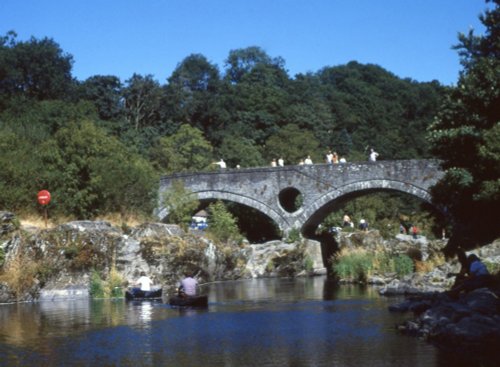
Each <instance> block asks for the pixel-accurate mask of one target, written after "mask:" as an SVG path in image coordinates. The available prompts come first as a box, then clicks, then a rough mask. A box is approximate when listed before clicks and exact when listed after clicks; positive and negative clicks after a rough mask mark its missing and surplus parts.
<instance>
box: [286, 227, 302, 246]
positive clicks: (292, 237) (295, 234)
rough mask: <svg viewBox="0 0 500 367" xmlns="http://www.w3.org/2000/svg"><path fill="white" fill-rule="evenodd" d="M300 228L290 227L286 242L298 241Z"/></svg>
mask: <svg viewBox="0 0 500 367" xmlns="http://www.w3.org/2000/svg"><path fill="white" fill-rule="evenodd" d="M300 237H301V236H300V230H299V229H298V228H292V229H291V230H290V232H288V236H287V238H286V243H294V242H299V241H300Z"/></svg>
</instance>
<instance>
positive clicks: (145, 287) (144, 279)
mask: <svg viewBox="0 0 500 367" xmlns="http://www.w3.org/2000/svg"><path fill="white" fill-rule="evenodd" d="M136 284H137V285H140V290H141V291H143V292H149V291H150V290H151V285H152V284H153V281H152V280H151V278H150V277H148V276H146V273H145V272H143V271H141V277H140V278H139V279H137V282H136Z"/></svg>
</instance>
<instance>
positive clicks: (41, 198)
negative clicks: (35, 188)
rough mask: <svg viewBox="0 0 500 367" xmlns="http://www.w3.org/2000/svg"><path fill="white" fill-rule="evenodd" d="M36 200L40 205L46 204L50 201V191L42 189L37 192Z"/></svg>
mask: <svg viewBox="0 0 500 367" xmlns="http://www.w3.org/2000/svg"><path fill="white" fill-rule="evenodd" d="M38 202H39V203H40V204H41V205H47V204H48V203H50V192H48V191H47V190H42V191H40V192H39V193H38Z"/></svg>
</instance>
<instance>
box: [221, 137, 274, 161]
mask: <svg viewBox="0 0 500 367" xmlns="http://www.w3.org/2000/svg"><path fill="white" fill-rule="evenodd" d="M215 156H216V157H220V158H223V159H224V161H225V162H226V163H227V164H228V167H236V166H237V165H240V166H241V167H258V166H262V165H264V164H265V162H264V159H262V155H261V153H260V151H259V148H258V147H257V146H256V145H255V143H254V142H253V141H252V140H249V139H246V138H245V137H242V136H239V135H226V136H225V137H224V140H223V141H222V144H221V146H220V147H219V148H218V149H217V153H216V155H215Z"/></svg>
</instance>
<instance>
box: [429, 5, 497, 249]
mask: <svg viewBox="0 0 500 367" xmlns="http://www.w3.org/2000/svg"><path fill="white" fill-rule="evenodd" d="M492 3H494V5H493V6H492V7H491V8H490V9H489V10H487V11H486V12H485V13H484V14H483V15H482V16H481V17H480V19H481V21H482V23H483V24H484V25H485V27H486V32H485V34H484V35H483V36H476V35H474V33H473V31H472V30H471V31H469V33H468V34H467V35H466V34H461V35H460V36H459V41H460V43H459V44H458V45H457V46H456V48H457V49H458V50H459V54H460V56H461V62H462V65H463V71H462V73H461V75H460V78H459V80H458V83H457V87H456V88H453V89H452V90H450V92H449V93H448V95H447V97H446V99H445V101H444V105H443V107H442V108H441V109H440V111H439V114H438V115H437V118H436V120H435V121H434V123H433V124H432V126H431V127H430V129H429V130H430V131H429V141H430V143H431V147H432V152H433V153H434V154H435V155H436V156H437V157H439V158H441V159H443V167H444V168H445V169H446V175H445V177H444V178H443V179H442V180H441V181H440V182H439V183H438V185H436V186H435V187H434V190H433V200H434V202H436V203H439V204H440V205H442V206H443V207H444V208H446V210H447V212H448V213H449V214H450V216H451V218H452V219H453V221H454V222H453V225H454V228H453V237H452V238H451V241H450V242H449V244H448V247H449V249H450V250H452V249H453V248H455V247H456V246H459V245H460V246H463V247H472V246H475V245H478V244H481V243H486V242H488V241H491V240H492V239H494V238H497V237H498V236H499V235H500V227H499V226H498V218H499V217H500V1H498V0H495V1H492Z"/></svg>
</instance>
